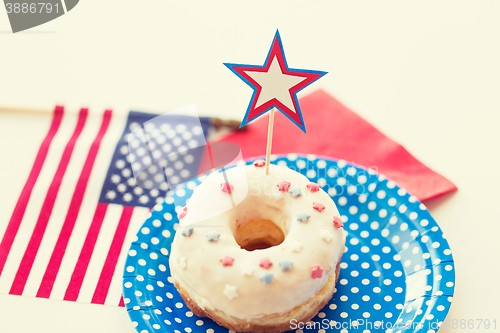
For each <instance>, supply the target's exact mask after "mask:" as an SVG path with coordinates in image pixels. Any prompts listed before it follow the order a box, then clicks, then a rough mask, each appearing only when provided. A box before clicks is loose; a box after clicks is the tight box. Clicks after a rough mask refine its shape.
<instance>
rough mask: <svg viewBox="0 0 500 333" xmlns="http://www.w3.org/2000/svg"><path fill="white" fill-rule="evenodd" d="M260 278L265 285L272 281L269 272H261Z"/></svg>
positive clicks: (271, 275) (271, 274)
mask: <svg viewBox="0 0 500 333" xmlns="http://www.w3.org/2000/svg"><path fill="white" fill-rule="evenodd" d="M260 279H261V280H262V282H264V284H265V285H266V284H269V283H273V282H274V279H273V273H269V272H264V274H262V276H261V277H260Z"/></svg>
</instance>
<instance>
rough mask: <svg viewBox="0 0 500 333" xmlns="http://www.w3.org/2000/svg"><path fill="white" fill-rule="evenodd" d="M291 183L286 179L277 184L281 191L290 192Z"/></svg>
mask: <svg viewBox="0 0 500 333" xmlns="http://www.w3.org/2000/svg"><path fill="white" fill-rule="evenodd" d="M291 185H292V183H289V182H287V181H286V180H282V181H280V182H279V183H278V184H276V186H278V189H279V190H280V191H281V192H288V189H289V188H290V186H291Z"/></svg>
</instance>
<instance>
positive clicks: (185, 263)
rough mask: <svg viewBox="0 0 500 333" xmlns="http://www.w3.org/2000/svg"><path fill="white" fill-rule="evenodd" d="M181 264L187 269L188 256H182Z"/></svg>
mask: <svg viewBox="0 0 500 333" xmlns="http://www.w3.org/2000/svg"><path fill="white" fill-rule="evenodd" d="M179 266H180V267H181V268H182V269H186V267H187V258H186V257H181V259H180V260H179Z"/></svg>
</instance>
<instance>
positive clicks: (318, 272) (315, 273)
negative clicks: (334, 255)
mask: <svg viewBox="0 0 500 333" xmlns="http://www.w3.org/2000/svg"><path fill="white" fill-rule="evenodd" d="M322 276H323V268H321V267H319V265H316V266H314V268H313V269H312V270H311V277H312V278H313V279H319V278H321V277H322Z"/></svg>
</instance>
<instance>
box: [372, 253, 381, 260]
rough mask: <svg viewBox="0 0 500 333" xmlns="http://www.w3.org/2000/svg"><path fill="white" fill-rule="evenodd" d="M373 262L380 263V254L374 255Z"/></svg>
mask: <svg viewBox="0 0 500 333" xmlns="http://www.w3.org/2000/svg"><path fill="white" fill-rule="evenodd" d="M372 260H373V261H379V260H380V256H379V255H378V254H374V255H372Z"/></svg>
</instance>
